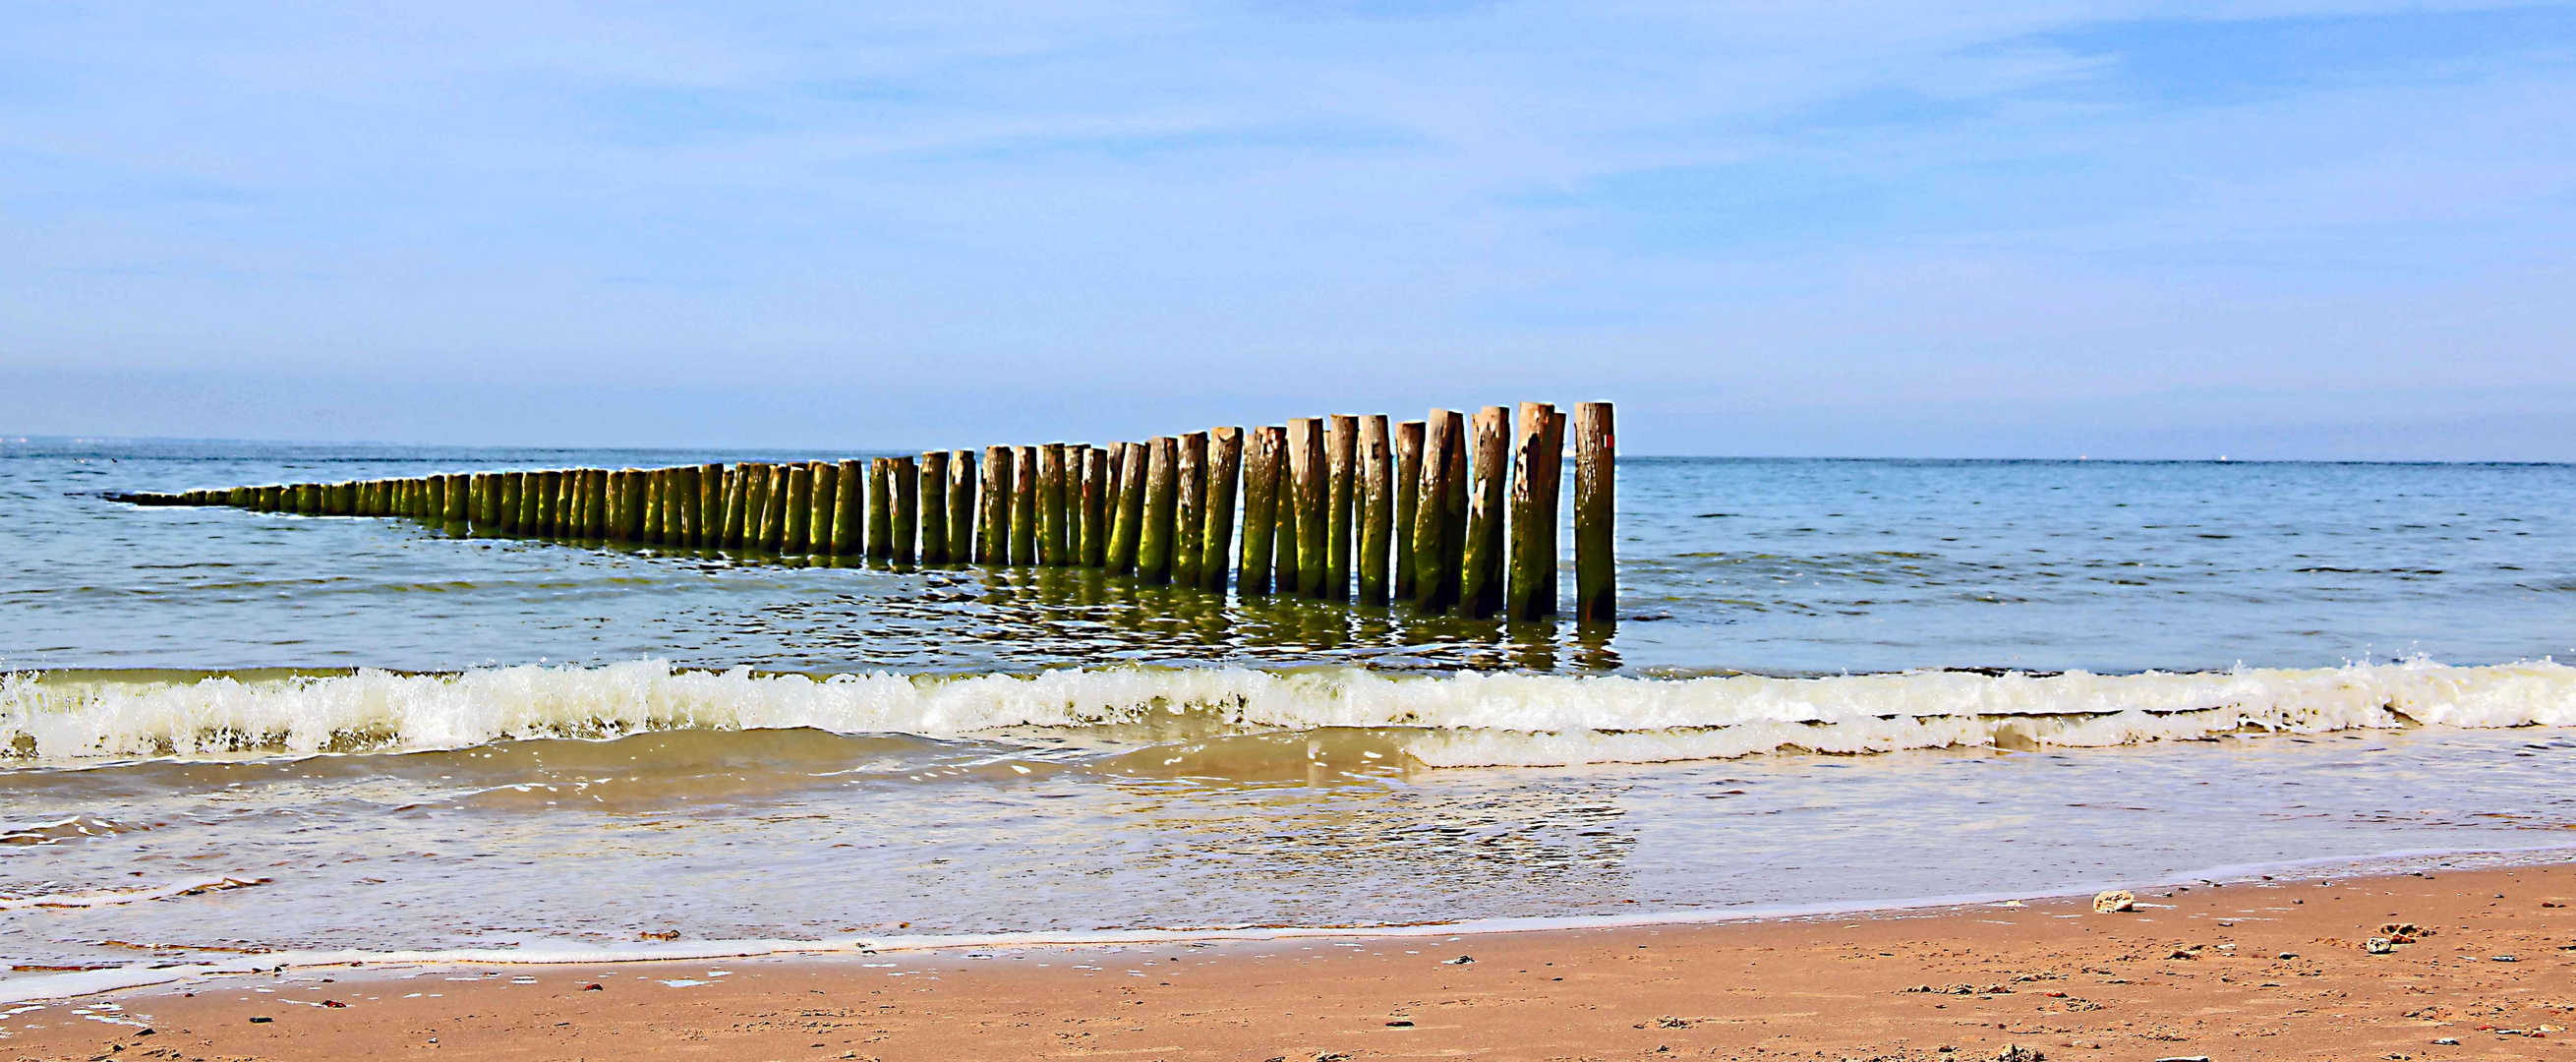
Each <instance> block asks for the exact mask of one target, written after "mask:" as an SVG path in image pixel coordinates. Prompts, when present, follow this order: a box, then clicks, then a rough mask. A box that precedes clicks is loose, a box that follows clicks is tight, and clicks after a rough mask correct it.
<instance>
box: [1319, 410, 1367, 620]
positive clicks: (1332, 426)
mask: <svg viewBox="0 0 2576 1062" xmlns="http://www.w3.org/2000/svg"><path fill="white" fill-rule="evenodd" d="M1359 447H1360V418H1358V417H1356V416H1352V415H1349V414H1343V413H1336V414H1334V415H1333V417H1332V419H1331V420H1329V421H1328V422H1326V424H1325V427H1324V483H1325V488H1324V489H1325V498H1324V504H1325V506H1326V507H1327V511H1326V513H1325V514H1324V534H1325V537H1326V539H1327V541H1326V542H1325V543H1324V599H1325V600H1327V601H1348V600H1350V599H1351V539H1352V537H1353V532H1354V531H1355V530H1357V526H1356V524H1355V523H1354V520H1355V519H1356V517H1357V516H1358V515H1359V514H1358V512H1357V508H1358V506H1357V502H1358V498H1359Z"/></svg>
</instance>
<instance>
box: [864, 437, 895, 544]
mask: <svg viewBox="0 0 2576 1062" xmlns="http://www.w3.org/2000/svg"><path fill="white" fill-rule="evenodd" d="M868 559H869V560H877V561H891V560H893V559H894V460H893V459H892V458H886V457H872V458H869V459H868Z"/></svg>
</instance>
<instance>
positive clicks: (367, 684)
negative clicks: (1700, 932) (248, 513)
mask: <svg viewBox="0 0 2576 1062" xmlns="http://www.w3.org/2000/svg"><path fill="white" fill-rule="evenodd" d="M1160 715H1180V716H1187V717H1191V718H1194V719H1198V720H1203V721H1206V722H1209V723H1211V724H1214V725H1222V726H1227V727H1239V728H1251V729H1277V730H1308V729H1315V728H1324V727H1368V728H1396V729H1395V730H1394V733H1393V734H1392V736H1393V738H1394V739H1395V740H1396V741H1398V742H1399V743H1400V744H1401V746H1402V747H1403V748H1404V749H1405V751H1406V752H1408V753H1409V754H1411V755H1412V756H1413V757H1414V758H1415V759H1416V760H1418V761H1420V762H1421V763H1423V764H1426V765H1430V766H1440V767H1455V766H1474V765H1500V764H1512V765H1528V766H1541V765H1558V764H1573V763H1597V762H1636V763H1650V762H1661V761H1669V760H1686V759H1704V758H1713V757H1730V756H1742V755H1749V754H1755V753H1761V752H1768V751H1776V750H1782V749H1805V750H1814V751H1819V752H1830V753H1868V752H1884V751H1891V750H1896V749H1908V748H1937V747H1948V746H2001V747H2008V748H2036V747H2048V746H2061V747H2062V746H2104V745H2120V744H2129V743H2135V742H2143V741H2156V740H2169V739H2178V738H2192V737H2202V736H2207V735H2212V734H2223V733H2231V732H2240V731H2246V730H2260V731H2292V732H2322V731H2332V730H2342V729H2352V728H2393V727H2401V726H2407V725H2429V726H2448V727H2503V726H2522V725H2533V724H2541V725H2571V724H2576V667H2569V666H2567V665H2564V664H2560V663H2557V662H2555V661H2548V660H2543V661H2538V662H2526V663H2518V664H2505V665H2490V666H2478V667H2450V666H2445V665H2442V664H2438V663H2433V662H2430V661H2415V662H2409V663H2395V664H2359V665H2351V666H2346V667H2339V668H2317V669H2307V670H2284V669H2258V668H2239V669H2236V670H2232V671H2225V672H2202V673H2182V674H2172V673H2159V672H2149V673H2145V674H2137V675H2093V674H2085V673H2081V672H2071V673H2067V674H2060V675H2046V676H2034V675H2018V674H2006V675H2000V676H1995V675H1984V674H1975V673H1966V672H1908V673H1900V674H1882V675H1858V676H1845V677H1833V678H1802V679H1783V678H1762V677H1753V676H1728V677H1713V678H1694V679H1654V678H1627V677H1575V676H1561V675H1525V674H1477V673H1459V674H1453V675H1436V676H1421V675H1388V674H1381V673H1375V672H1369V671H1364V670H1358V669H1330V670H1308V671H1287V672H1272V671H1259V670H1250V669H1242V668H1229V669H1217V668H1205V669H1155V668H1108V669H1094V670H1061V671H1050V672H1044V673H1041V674H1036V675H975V676H966V677H940V676H905V675H893V674H883V673H879V674H864V675H836V676H832V677H830V678H826V679H813V678H807V677H804V676H796V675H755V674H753V673H752V672H751V671H750V670H749V669H747V668H735V669H733V670H730V671H721V672H712V671H686V670H678V669H674V668H672V667H671V666H669V665H667V664H664V663H660V662H656V661H637V662H631V663H622V664H612V665H608V666H604V667H596V668H581V667H542V666H520V667H504V668H492V669H486V670H478V671H470V672H466V673H463V674H455V675H402V674H394V673H391V672H384V671H373V670H365V671H359V672H357V673H355V674H349V675H335V676H325V677H306V678H295V679H284V680H260V681H241V680H236V679H232V678H223V677H217V678H209V679H204V680H201V681H195V682H157V683H156V682H118V681H96V680H85V679H82V678H81V677H79V676H76V675H75V676H63V677H55V678H47V677H43V676H39V675H33V674H23V673H22V674H12V675H5V676H0V756H6V757H10V758H13V759H14V760H15V762H18V763H20V764H77V763H82V762H97V761H99V760H104V759H132V758H138V757H158V756H177V757H202V756H225V755H240V754H277V753H287V754H309V753H314V752H323V751H334V750H345V751H360V750H365V751H420V750H431V749H452V748H464V747H471V746H475V745H481V744H486V743H489V742H493V741H496V740H504V739H512V738H545V737H605V736H617V735H624V734H632V733H639V732H645V731H655V730H679V729H711V730H746V729H761V728H786V727H811V728H815V729H819V730H825V731H831V732H835V733H843V734H863V733H902V734H916V735H923V736H929V737H957V736H965V735H973V734H978V733H983V732H989V731H994V730H999V729H1003V728H1010V727H1077V726H1089V725H1098V724H1105V723H1125V722H1136V721H1139V720H1143V719H1146V718H1148V717H1152V716H1160Z"/></svg>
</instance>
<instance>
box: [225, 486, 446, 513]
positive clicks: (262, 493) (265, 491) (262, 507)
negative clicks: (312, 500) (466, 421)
mask: <svg viewBox="0 0 2576 1062" xmlns="http://www.w3.org/2000/svg"><path fill="white" fill-rule="evenodd" d="M403 484H404V486H406V487H408V486H409V485H410V484H411V481H410V480H404V481H403ZM283 493H285V492H284V491H283V490H280V489H279V488H276V487H261V488H259V511H261V512H264V513H273V512H276V511H277V504H278V501H277V500H278V496H279V495H281V494H283Z"/></svg>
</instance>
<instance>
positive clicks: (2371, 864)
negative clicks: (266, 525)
mask: <svg viewBox="0 0 2576 1062" xmlns="http://www.w3.org/2000/svg"><path fill="white" fill-rule="evenodd" d="M2570 853H2576V844H2561V845H2536V846H2531V847H2522V848H2474V849H2432V848H2425V849H2406V850H2399V851H2392V852H2381V853H2376V854H2372V855H2361V856H2322V857H2315V858H2308V859H2294V860H2282V861H2279V862H2273V863H2260V864H2240V865H2232V866H2223V867H2212V868H2208V869H2203V870H2197V871H2191V872H2186V873H2181V874H2175V875H2171V876H2168V877H2165V878H2162V879H2159V880H2154V881H2127V882H2096V883H2092V884H2083V885H2068V886H2053V887H2047V888H2044V889H2042V890H2041V891H2038V892H1980V893H1959V894H1954V895H1944V896H1924V897H1913V898H1899V899H1883V900H1847V901H1838V902H1827V903H1811V904H1764V905H1756V906H1748V907H1738V908H1729V909H1725V910H1715V911H1711V910H1692V909H1685V910H1671V911H1657V912H1640V913H1635V914H1624V915H1534V916H1518V917H1508V918H1478V919H1462V920H1458V921H1447V922H1409V923H1401V924H1380V925H1319V926H1228V927H1211V928H1201V929H1111V930H1066V931H1035V932H1012V933H954V934H914V935H907V936H848V937H829V938H824V939H820V940H791V939H743V940H714V941H691V942H687V943H653V944H634V945H627V946H620V947H574V946H568V945H567V946H553V945H540V946H537V947H530V948H450V949H428V950H410V951H363V950H357V949H345V950H338V951H323V950H305V951H274V952H266V953H262V954H258V955H248V956H243V957H240V958H238V959H228V960H225V961H222V962H207V963H184V964H159V965H150V966H146V965H141V964H138V965H134V966H120V967H114V968H110V969H99V970H82V971H77V972H70V973H56V974H45V975H41V976H37V977H27V978H12V979H0V1006H5V1005H10V1004H17V1003H26V1002H31V1001H38V1000H57V999H69V998H73V997H78V996H88V995H97V994H99V993H103V992H119V991H126V990H129V989H136V988H149V987H152V986H154V985H163V984H171V983H175V982H179V981H186V980H191V979H196V978H203V977H219V976H225V975H241V974H261V973H275V972H278V971H283V970H288V969H311V968H317V967H346V966H353V965H364V966H444V967H453V966H474V965H485V966H590V965H607V964H622V963H636V962H688V961H711V960H719V959H749V958H764V957H777V956H798V955H815V956H820V955H868V954H882V953H885V952H928V951H961V950H966V949H976V948H1041V947H1114V946H1120V945H1129V944H1188V943H1214V942H1264V941H1282V940H1318V939H1352V938H1368V939H1415V938H1429V937H1462V936H1477V935H1484V934H1493V933H1537V932H1547V931H1552V930H1576V929H1629V928H1639V927H1651V926H1687V925H1720V924H1726V923H1735V922H1766V921H1789V920H1794V919H1801V918H1848V917H1855V916H1859V915H1900V914H1905V913H1908V912H1920V911H1928V910H1940V909H1946V908H1954V907H1974V906H1979V905H1983V904H1996V903H2004V902H2007V901H2016V900H2043V899H2056V898H2066V897H2081V896H2085V895H2089V894H2092V893H2096V892H2100V891H2103V890H2106V889H2114V888H2120V889H2132V890H2135V889H2153V888H2162V887H2167V886H2176V885H2193V884H2201V883H2204V882H2236V881H2247V880H2253V879H2256V878H2259V877H2261V876H2262V875H2265V874H2267V873H2268V874H2273V875H2276V876H2277V875H2279V874H2282V873H2285V872H2290V871H2301V870H2314V869H2316V868H2320V867H2356V868H2365V869H2361V870H2360V871H2359V872H2358V874H2356V876H2375V875H2387V874H2396V873H2400V872H2402V871H2403V869H2404V867H2405V866H2406V865H2407V864H2409V863H2412V862H2421V861H2424V860H2430V859H2458V858H2461V857H2468V856H2495V857H2502V859H2503V861H2502V862H2499V863H2498V864H2497V867H2496V868H2497V869H2502V868H2504V867H2507V866H2513V865H2523V864H2521V863H2520V862H2517V861H2518V860H2528V859H2530V858H2531V857H2535V856H2546V855H2553V854H2558V855H2564V854H2570Z"/></svg>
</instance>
